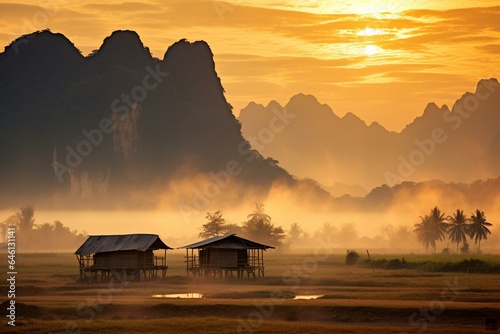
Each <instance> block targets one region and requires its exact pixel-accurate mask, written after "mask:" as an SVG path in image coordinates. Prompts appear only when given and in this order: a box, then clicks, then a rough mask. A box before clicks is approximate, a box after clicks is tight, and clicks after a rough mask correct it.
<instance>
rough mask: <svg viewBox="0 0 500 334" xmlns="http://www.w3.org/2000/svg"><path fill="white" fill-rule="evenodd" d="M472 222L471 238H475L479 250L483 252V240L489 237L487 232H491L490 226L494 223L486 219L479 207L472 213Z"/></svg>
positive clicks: (470, 228) (470, 226)
mask: <svg viewBox="0 0 500 334" xmlns="http://www.w3.org/2000/svg"><path fill="white" fill-rule="evenodd" d="M471 222H472V223H471V224H470V225H469V236H470V237H471V239H474V244H475V245H476V244H477V245H478V247H477V252H478V253H479V252H481V240H483V239H485V240H486V239H488V236H487V234H491V231H490V230H489V229H488V226H491V225H492V224H491V223H488V222H487V221H486V216H485V215H484V212H483V211H480V210H479V209H477V210H476V212H473V213H472V215H471Z"/></svg>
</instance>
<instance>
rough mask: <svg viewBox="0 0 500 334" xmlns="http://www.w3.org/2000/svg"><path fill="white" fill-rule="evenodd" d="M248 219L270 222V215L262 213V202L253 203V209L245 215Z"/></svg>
mask: <svg viewBox="0 0 500 334" xmlns="http://www.w3.org/2000/svg"><path fill="white" fill-rule="evenodd" d="M247 218H248V220H254V221H259V220H261V221H263V222H265V223H270V222H271V216H269V215H267V214H265V213H264V204H258V203H255V211H254V212H252V213H251V214H249V215H248V216H247Z"/></svg>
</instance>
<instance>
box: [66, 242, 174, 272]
mask: <svg viewBox="0 0 500 334" xmlns="http://www.w3.org/2000/svg"><path fill="white" fill-rule="evenodd" d="M161 249H162V250H164V256H163V257H161V256H156V255H155V254H154V252H153V251H155V250H161ZM167 249H173V248H170V247H168V246H167V245H166V244H165V243H164V242H163V241H162V240H161V239H160V237H159V236H158V235H156V234H124V235H93V236H89V237H88V239H87V240H86V241H85V242H84V243H83V244H82V245H81V246H80V248H78V250H77V251H76V252H75V254H76V258H77V259H78V263H79V264H80V279H81V280H82V281H83V280H88V281H98V280H101V281H107V280H109V279H110V278H112V277H114V276H120V277H121V278H126V279H133V280H140V278H141V275H142V276H143V278H144V279H146V278H154V277H158V276H159V274H161V277H162V278H165V276H166V274H167V269H168V266H167Z"/></svg>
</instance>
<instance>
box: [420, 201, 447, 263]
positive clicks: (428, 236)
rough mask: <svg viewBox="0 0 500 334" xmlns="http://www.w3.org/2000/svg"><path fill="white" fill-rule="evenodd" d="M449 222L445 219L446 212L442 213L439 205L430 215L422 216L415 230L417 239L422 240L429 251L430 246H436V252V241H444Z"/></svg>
mask: <svg viewBox="0 0 500 334" xmlns="http://www.w3.org/2000/svg"><path fill="white" fill-rule="evenodd" d="M447 229H448V224H447V223H446V221H445V218H444V213H441V210H439V209H438V208H437V207H435V208H434V209H432V210H431V214H430V215H425V216H424V217H422V216H420V223H418V224H415V229H414V230H413V231H414V232H415V233H416V234H417V239H418V241H419V242H421V243H422V244H423V245H424V247H425V250H426V251H427V252H428V251H429V247H432V248H434V253H436V241H437V240H439V241H442V240H444V239H445V237H446V234H445V233H446V231H447Z"/></svg>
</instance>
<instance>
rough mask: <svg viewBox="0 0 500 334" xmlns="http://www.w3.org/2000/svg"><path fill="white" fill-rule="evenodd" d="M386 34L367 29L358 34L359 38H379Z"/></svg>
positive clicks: (381, 31) (378, 30)
mask: <svg viewBox="0 0 500 334" xmlns="http://www.w3.org/2000/svg"><path fill="white" fill-rule="evenodd" d="M385 34H386V33H385V32H384V31H383V30H382V29H373V28H365V29H363V30H361V31H359V32H358V36H379V35H385Z"/></svg>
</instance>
